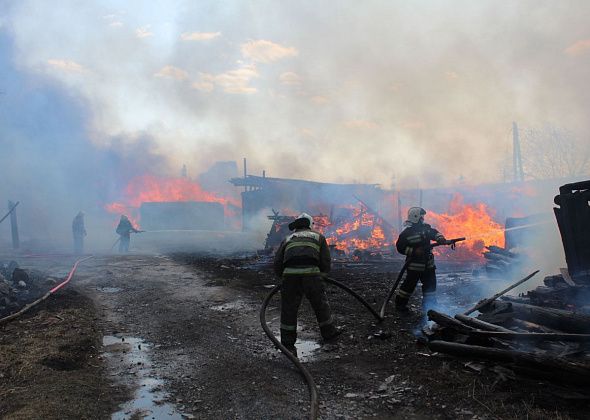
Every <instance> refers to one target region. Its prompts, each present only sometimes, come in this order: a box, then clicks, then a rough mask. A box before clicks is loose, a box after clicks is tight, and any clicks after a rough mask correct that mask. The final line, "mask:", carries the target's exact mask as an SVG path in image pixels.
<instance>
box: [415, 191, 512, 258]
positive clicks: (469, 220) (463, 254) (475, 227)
mask: <svg viewBox="0 0 590 420" xmlns="http://www.w3.org/2000/svg"><path fill="white" fill-rule="evenodd" d="M449 207H450V208H449V213H440V214H439V213H434V212H428V213H427V214H426V219H427V220H426V222H427V223H429V224H431V225H432V226H433V227H434V228H435V229H437V230H438V231H440V232H441V233H442V234H443V235H445V237H446V238H448V239H451V238H456V237H466V238H467V240H466V241H465V242H460V243H459V244H458V245H457V248H456V250H455V252H454V253H453V252H452V251H449V250H448V248H446V247H439V248H437V249H436V253H437V254H439V255H441V256H448V257H452V256H454V257H455V258H457V257H458V258H461V259H477V260H481V259H482V258H483V257H482V252H483V251H484V250H485V246H490V245H496V246H500V247H502V246H504V228H503V227H502V225H500V224H499V223H498V222H496V221H495V220H494V219H493V214H494V212H493V211H492V210H491V209H490V208H489V207H488V206H486V205H485V204H483V203H477V204H464V203H463V198H462V196H461V195H460V194H456V195H455V196H454V197H453V199H452V200H451V203H450V206H449Z"/></svg>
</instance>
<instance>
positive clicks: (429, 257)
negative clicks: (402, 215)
mask: <svg viewBox="0 0 590 420" xmlns="http://www.w3.org/2000/svg"><path fill="white" fill-rule="evenodd" d="M439 240H444V236H443V235H442V233H440V232H439V231H438V230H436V229H434V228H433V227H432V226H430V225H428V224H426V223H414V224H412V225H410V226H408V227H406V228H405V229H404V230H403V231H402V233H400V235H399V238H398V239H397V242H396V244H395V245H396V248H397V250H398V252H399V253H400V254H404V255H406V258H408V259H409V263H408V270H410V271H425V270H426V269H432V268H436V266H435V265H434V255H433V254H432V248H431V246H430V241H439ZM416 248H422V250H423V252H422V255H415V254H414V250H415V249H416Z"/></svg>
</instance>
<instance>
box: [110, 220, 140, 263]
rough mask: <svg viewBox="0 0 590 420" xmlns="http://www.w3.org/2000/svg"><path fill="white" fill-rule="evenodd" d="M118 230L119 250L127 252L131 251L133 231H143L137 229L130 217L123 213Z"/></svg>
mask: <svg viewBox="0 0 590 420" xmlns="http://www.w3.org/2000/svg"><path fill="white" fill-rule="evenodd" d="M116 232H117V234H118V235H119V252H121V253H126V252H129V242H130V241H131V232H133V233H139V232H141V231H140V230H137V229H135V228H134V227H133V225H132V224H131V221H130V220H129V218H128V217H127V216H125V215H124V214H123V215H121V220H119V225H118V226H117V230H116Z"/></svg>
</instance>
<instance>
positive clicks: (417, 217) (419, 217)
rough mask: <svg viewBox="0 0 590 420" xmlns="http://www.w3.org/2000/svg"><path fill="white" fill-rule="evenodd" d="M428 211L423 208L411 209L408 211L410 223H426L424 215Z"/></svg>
mask: <svg viewBox="0 0 590 420" xmlns="http://www.w3.org/2000/svg"><path fill="white" fill-rule="evenodd" d="M425 214H426V210H424V209H423V208H422V207H410V209H409V210H408V222H410V223H422V222H423V221H424V215H425Z"/></svg>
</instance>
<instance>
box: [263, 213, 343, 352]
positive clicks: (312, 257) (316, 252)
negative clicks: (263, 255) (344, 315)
mask: <svg viewBox="0 0 590 420" xmlns="http://www.w3.org/2000/svg"><path fill="white" fill-rule="evenodd" d="M312 225H313V218H312V217H311V216H310V215H308V214H306V213H302V214H301V215H299V216H298V217H297V219H295V220H294V221H293V222H291V223H290V224H289V230H291V231H294V232H293V233H291V234H290V235H288V236H287V237H286V238H285V239H284V240H283V241H282V242H281V245H280V246H279V249H278V250H277V253H276V255H275V259H274V269H275V273H276V275H277V276H279V277H282V279H283V284H282V288H281V343H282V344H283V345H284V346H285V347H287V348H288V349H289V351H291V353H293V354H294V355H295V356H297V349H296V348H295V342H296V341H297V312H298V311H299V306H300V305H301V300H302V298H303V296H304V295H305V297H307V299H308V300H309V303H310V304H311V307H312V308H313V310H314V312H315V315H316V318H317V321H318V324H319V327H320V332H321V334H322V337H323V338H324V340H326V341H330V340H333V339H334V338H336V337H337V336H338V335H340V333H341V331H340V330H339V329H338V328H336V326H335V325H334V320H333V318H332V313H331V310H330V305H329V303H328V298H327V296H326V291H325V286H324V280H323V279H322V275H324V274H326V273H328V272H329V271H330V265H331V258H330V250H329V248H328V244H327V243H326V238H325V237H324V235H322V234H321V233H319V232H316V231H314V230H311V226H312Z"/></svg>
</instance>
